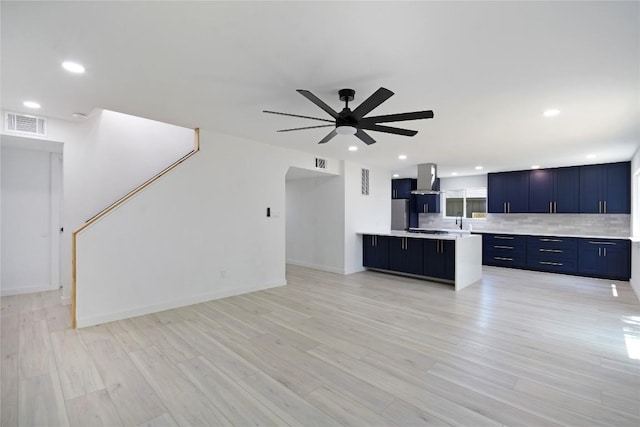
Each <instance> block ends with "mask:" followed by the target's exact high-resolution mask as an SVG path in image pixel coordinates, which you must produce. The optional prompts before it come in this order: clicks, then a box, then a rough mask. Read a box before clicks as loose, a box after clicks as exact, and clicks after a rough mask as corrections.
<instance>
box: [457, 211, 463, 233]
mask: <svg viewBox="0 0 640 427" xmlns="http://www.w3.org/2000/svg"><path fill="white" fill-rule="evenodd" d="M457 217H460V218H459V219H460V230H462V212H458V213H457V214H456V225H458V218H457Z"/></svg>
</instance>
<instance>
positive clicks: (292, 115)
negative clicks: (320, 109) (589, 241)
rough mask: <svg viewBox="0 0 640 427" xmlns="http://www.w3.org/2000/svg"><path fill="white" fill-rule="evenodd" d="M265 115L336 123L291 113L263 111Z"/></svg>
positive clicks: (330, 121)
mask: <svg viewBox="0 0 640 427" xmlns="http://www.w3.org/2000/svg"><path fill="white" fill-rule="evenodd" d="M262 112H263V113H269V114H278V115H280V116H291V117H300V118H302V119H311V120H320V121H322V122H329V123H335V121H333V120H329V119H319V118H317V117H309V116H301V115H300V114H289V113H279V112H277V111H269V110H262Z"/></svg>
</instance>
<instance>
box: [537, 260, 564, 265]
mask: <svg viewBox="0 0 640 427" xmlns="http://www.w3.org/2000/svg"><path fill="white" fill-rule="evenodd" d="M540 264H544V265H556V266H558V265H562V263H561V262H550V261H540Z"/></svg>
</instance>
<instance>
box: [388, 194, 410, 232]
mask: <svg viewBox="0 0 640 427" xmlns="http://www.w3.org/2000/svg"><path fill="white" fill-rule="evenodd" d="M408 228H409V200H407V199H394V200H391V229H392V230H407V229H408Z"/></svg>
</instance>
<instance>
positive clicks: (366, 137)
mask: <svg viewBox="0 0 640 427" xmlns="http://www.w3.org/2000/svg"><path fill="white" fill-rule="evenodd" d="M356 136H357V137H358V138H360V139H361V140H362V142H364V143H365V144H367V145H371V144H375V143H376V140H375V139H373V138H371V137H370V136H369V135H368V134H367V133H366V132H365V131H363V130H362V129H358V130H357V132H356Z"/></svg>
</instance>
